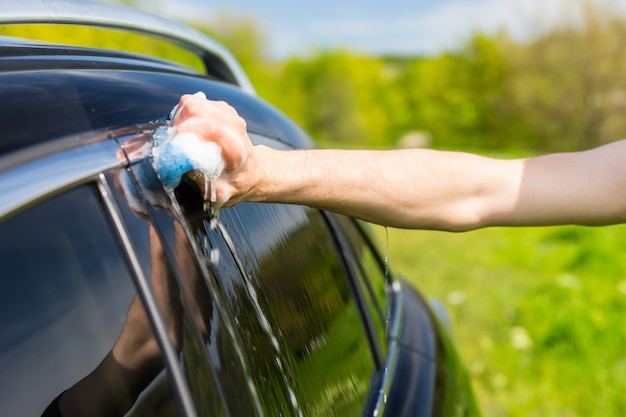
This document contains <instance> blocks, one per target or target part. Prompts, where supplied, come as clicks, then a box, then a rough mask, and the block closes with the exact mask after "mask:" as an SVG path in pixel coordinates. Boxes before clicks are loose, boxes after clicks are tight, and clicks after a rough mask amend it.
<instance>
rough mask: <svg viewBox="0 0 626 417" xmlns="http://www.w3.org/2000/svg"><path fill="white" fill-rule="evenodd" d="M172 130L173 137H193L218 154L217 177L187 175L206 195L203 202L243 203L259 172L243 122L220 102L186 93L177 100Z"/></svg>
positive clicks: (230, 108)
mask: <svg viewBox="0 0 626 417" xmlns="http://www.w3.org/2000/svg"><path fill="white" fill-rule="evenodd" d="M172 127H173V128H175V129H176V135H183V134H190V137H192V135H195V136H196V137H198V138H199V139H200V140H201V141H202V142H205V143H207V142H208V143H212V144H214V145H216V146H217V147H218V148H219V149H220V151H221V158H222V160H223V170H222V171H221V174H220V175H219V177H217V178H206V176H205V175H203V174H202V173H201V172H200V171H199V170H194V171H192V172H190V173H188V175H189V176H190V177H191V178H192V179H193V180H194V181H195V182H196V183H197V184H198V186H199V187H200V189H201V190H203V192H204V193H205V200H207V201H210V202H211V204H212V205H214V206H217V207H227V206H231V205H233V204H236V203H238V202H240V201H243V200H244V199H245V196H246V195H247V194H248V193H249V191H250V189H251V188H252V187H253V185H254V184H255V183H256V182H257V181H258V178H259V175H260V170H259V168H258V164H257V163H256V160H255V159H254V152H253V148H254V147H253V145H252V142H251V141H250V138H249V137H248V134H247V131H246V122H245V120H243V119H242V118H241V117H240V116H239V114H237V111H236V110H235V109H234V108H233V107H231V106H230V105H228V104H227V103H225V102H223V101H212V100H207V99H206V98H205V97H204V96H203V95H202V94H195V95H189V94H188V95H184V96H182V97H181V98H180V101H179V103H178V106H177V108H176V110H175V112H174V115H173V117H172ZM205 157H206V158H210V157H211V156H210V155H206V156H205ZM196 158H199V159H202V158H203V155H196ZM209 196H211V198H209Z"/></svg>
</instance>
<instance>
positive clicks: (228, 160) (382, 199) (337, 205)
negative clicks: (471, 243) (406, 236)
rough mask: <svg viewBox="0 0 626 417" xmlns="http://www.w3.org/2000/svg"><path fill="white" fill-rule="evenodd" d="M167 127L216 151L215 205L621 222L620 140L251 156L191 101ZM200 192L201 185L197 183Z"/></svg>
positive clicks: (222, 120)
mask: <svg viewBox="0 0 626 417" xmlns="http://www.w3.org/2000/svg"><path fill="white" fill-rule="evenodd" d="M173 125H174V126H176V127H177V129H178V131H179V132H193V133H195V134H197V135H199V136H200V137H201V138H203V139H204V140H206V141H211V142H215V143H216V144H217V145H219V146H220V147H221V149H222V157H223V158H224V161H225V170H224V173H223V174H222V176H221V177H220V178H219V180H218V182H217V186H216V191H217V204H218V205H220V206H224V207H227V206H231V205H234V204H237V203H239V202H242V201H255V202H271V203H289V204H303V205H308V206H312V207H316V208H320V209H325V210H330V211H334V212H338V213H343V214H347V215H350V216H354V217H357V218H361V219H364V220H367V221H370V222H373V223H378V224H382V225H387V226H392V227H401V228H420V229H437V230H448V231H466V230H473V229H477V228H482V227H489V226H532V225H557V224H582V225H606V224H615V223H622V222H625V221H626V140H622V141H618V142H614V143H611V144H609V145H605V146H602V147H599V148H596V149H592V150H588V151H584V152H574V153H560V154H549V155H544V156H539V157H534V158H526V159H511V160H503V159H493V158H486V157H483V156H479V155H475V154H469V153H462V152H444V151H435V150H428V149H402V150H389V151H368V150H330V149H317V150H290V151H285V150H275V149H271V148H268V147H265V146H261V145H257V146H253V145H252V143H251V142H250V139H249V138H248V136H247V133H246V130H245V129H246V127H245V121H244V120H243V119H241V118H240V117H239V116H238V115H237V113H236V111H235V110H234V109H233V108H232V107H230V106H228V105H227V104H226V103H223V102H214V101H210V100H206V99H203V98H198V97H194V96H190V95H186V96H183V97H182V98H181V100H180V103H179V107H178V111H177V113H176V114H175V116H174V119H173ZM197 181H198V183H199V185H202V186H203V184H204V182H203V181H202V180H200V179H198V180H197Z"/></svg>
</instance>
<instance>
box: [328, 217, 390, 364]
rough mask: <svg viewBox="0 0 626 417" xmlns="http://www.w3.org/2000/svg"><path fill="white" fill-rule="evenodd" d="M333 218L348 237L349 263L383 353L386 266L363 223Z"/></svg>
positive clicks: (384, 344) (386, 292)
mask: <svg viewBox="0 0 626 417" xmlns="http://www.w3.org/2000/svg"><path fill="white" fill-rule="evenodd" d="M335 218H338V219H339V221H340V223H341V225H342V226H343V230H344V231H345V233H346V235H347V237H348V239H349V242H350V252H351V254H352V257H350V258H349V261H350V262H352V263H353V265H354V268H353V269H354V271H355V272H356V273H357V275H358V278H359V281H360V283H361V286H362V287H363V294H364V295H365V300H366V302H367V306H368V308H369V311H370V314H371V317H372V319H373V324H374V326H375V328H376V333H377V336H378V339H379V341H380V345H381V347H382V348H383V353H385V352H384V351H385V347H386V328H387V318H388V314H389V312H388V308H389V305H388V303H387V294H388V289H389V287H388V276H387V274H388V271H387V267H386V266H385V265H384V262H381V259H380V257H379V256H378V253H377V252H376V249H375V247H374V246H373V243H374V242H373V241H372V236H370V235H368V234H367V233H366V231H365V230H363V228H364V227H367V225H359V224H357V223H356V222H355V221H354V220H352V219H350V218H348V217H344V216H335Z"/></svg>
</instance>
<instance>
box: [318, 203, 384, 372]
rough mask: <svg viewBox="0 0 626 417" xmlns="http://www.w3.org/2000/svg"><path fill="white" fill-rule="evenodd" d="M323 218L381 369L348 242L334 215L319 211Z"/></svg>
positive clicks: (380, 349)
mask: <svg viewBox="0 0 626 417" xmlns="http://www.w3.org/2000/svg"><path fill="white" fill-rule="evenodd" d="M319 212H320V214H321V215H322V218H323V219H324V221H325V223H326V226H327V227H328V229H329V231H330V234H331V235H332V239H333V244H334V245H335V247H336V249H337V253H338V254H339V258H340V263H341V267H342V269H343V270H344V275H345V276H346V279H347V280H348V284H349V286H350V291H351V292H352V295H353V297H354V301H355V303H356V305H357V308H358V309H359V315H360V317H361V322H362V323H363V327H364V330H365V334H366V337H367V340H368V342H369V346H370V351H371V353H372V358H373V360H374V367H375V369H376V370H377V371H381V370H382V369H384V368H383V366H384V361H383V354H382V348H381V346H380V342H379V340H378V337H377V336H376V328H375V326H374V323H373V318H372V315H371V312H370V310H369V308H368V305H367V301H366V300H365V295H364V294H363V288H362V287H361V284H360V283H359V279H358V275H357V273H356V271H355V270H354V266H353V265H352V262H350V260H349V259H348V257H349V256H350V251H349V248H350V244H349V242H348V240H347V238H346V236H345V235H344V234H343V233H342V232H340V230H341V226H340V224H339V221H338V220H337V219H336V217H335V216H336V215H335V214H333V213H330V212H326V211H322V210H320V211H319Z"/></svg>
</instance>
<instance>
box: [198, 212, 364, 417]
mask: <svg viewBox="0 0 626 417" xmlns="http://www.w3.org/2000/svg"><path fill="white" fill-rule="evenodd" d="M219 224H220V225H221V226H218V227H217V229H219V230H218V231H215V232H213V231H211V227H210V226H211V222H206V224H205V225H206V227H205V229H204V231H203V232H204V233H205V234H206V236H207V239H206V241H207V242H215V241H219V240H220V239H222V240H224V239H225V240H226V241H230V242H229V243H228V244H227V245H225V246H226V247H227V249H229V250H230V252H231V253H232V254H233V255H234V258H235V261H236V264H237V265H236V266H237V267H238V268H239V269H240V270H241V274H240V275H239V277H232V278H231V277H228V276H219V277H218V279H220V280H221V283H220V285H221V286H222V287H223V288H224V289H225V291H227V297H226V299H227V300H229V307H230V309H231V312H232V314H233V315H234V317H235V320H236V323H237V325H238V330H239V333H240V335H241V339H242V343H241V345H242V348H243V350H244V353H245V355H246V357H247V358H248V360H249V363H250V367H251V369H252V370H253V372H252V379H253V382H254V386H255V388H256V390H257V391H258V395H259V397H260V399H261V401H262V402H263V406H264V408H265V410H266V412H267V413H268V414H271V415H308V416H328V415H360V414H361V413H362V411H363V407H364V404H365V399H366V396H367V393H368V390H369V387H370V379H371V378H372V376H373V374H374V372H375V369H374V368H375V366H374V361H373V357H372V352H371V350H370V346H369V343H368V339H367V337H366V334H365V332H364V328H363V325H362V322H361V317H360V315H359V310H358V308H357V306H356V304H355V302H354V298H353V296H352V293H351V290H350V286H349V285H348V282H347V280H346V276H345V272H344V269H343V267H342V264H341V262H340V259H339V256H338V254H337V253H336V248H335V245H334V242H333V239H332V235H331V234H330V231H329V229H328V228H327V226H326V223H325V222H324V219H323V218H322V217H321V215H320V214H319V212H317V211H315V210H311V209H308V208H305V207H300V206H288V205H269V204H245V203H244V204H240V205H238V206H237V207H235V208H231V209H226V210H223V211H222V213H221V214H220V223H219ZM218 232H221V234H222V235H223V236H221V237H220V236H219V233H218ZM210 244H211V245H214V243H210ZM221 247H223V246H215V247H214V248H216V249H218V250H221V249H220V248H221ZM219 262H222V258H221V257H220V258H219Z"/></svg>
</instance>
